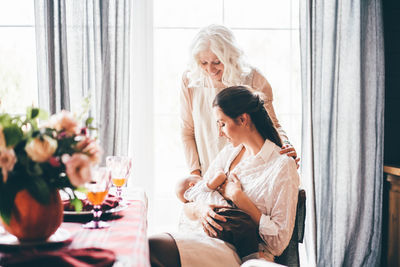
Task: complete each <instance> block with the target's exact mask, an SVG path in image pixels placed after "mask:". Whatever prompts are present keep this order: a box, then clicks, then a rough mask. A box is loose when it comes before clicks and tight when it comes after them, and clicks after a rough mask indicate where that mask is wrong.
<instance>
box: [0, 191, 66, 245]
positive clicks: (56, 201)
mask: <svg viewBox="0 0 400 267" xmlns="http://www.w3.org/2000/svg"><path fill="white" fill-rule="evenodd" d="M62 220H63V205H62V201H61V197H60V194H59V192H58V190H53V191H51V193H50V200H49V203H48V204H42V203H39V202H38V201H37V200H36V199H34V198H33V197H32V195H31V194H30V193H29V192H28V191H27V190H22V191H19V192H18V193H17V195H16V196H15V200H14V208H13V210H12V212H11V219H10V223H9V224H7V223H5V222H3V226H4V228H5V229H6V230H7V231H8V232H9V233H10V234H12V235H14V236H16V237H17V238H18V240H20V241H44V240H47V239H48V238H49V237H50V236H51V235H52V234H54V233H55V232H56V230H57V229H58V227H59V226H60V225H61V223H62Z"/></svg>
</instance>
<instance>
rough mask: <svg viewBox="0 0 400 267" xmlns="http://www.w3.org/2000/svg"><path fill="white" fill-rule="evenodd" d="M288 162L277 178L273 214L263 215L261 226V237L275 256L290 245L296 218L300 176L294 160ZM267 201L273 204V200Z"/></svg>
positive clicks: (274, 188) (273, 195)
mask: <svg viewBox="0 0 400 267" xmlns="http://www.w3.org/2000/svg"><path fill="white" fill-rule="evenodd" d="M290 161H291V162H290ZM286 162H287V164H284V165H283V166H282V167H281V168H282V169H281V171H280V173H279V174H278V175H277V177H276V178H275V179H276V182H275V183H274V186H273V189H272V190H273V194H272V201H273V205H272V209H271V213H270V214H269V215H266V214H262V215H261V219H260V225H259V231H260V236H261V238H262V239H263V240H264V242H265V243H266V245H267V247H268V250H269V251H270V252H271V253H272V254H273V255H274V256H279V255H280V254H282V252H283V251H284V250H285V248H286V247H287V245H288V244H289V241H290V238H291V237H292V233H293V228H294V222H295V218H296V207H297V198H298V191H299V176H298V173H297V169H296V164H295V163H294V160H293V159H291V158H287V160H286ZM265 201H266V202H271V198H270V199H266V200H265Z"/></svg>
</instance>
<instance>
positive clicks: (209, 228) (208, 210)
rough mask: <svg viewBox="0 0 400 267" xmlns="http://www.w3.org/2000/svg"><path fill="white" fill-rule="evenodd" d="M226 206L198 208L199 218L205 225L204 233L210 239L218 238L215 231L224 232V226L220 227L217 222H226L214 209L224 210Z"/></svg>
mask: <svg viewBox="0 0 400 267" xmlns="http://www.w3.org/2000/svg"><path fill="white" fill-rule="evenodd" d="M223 207H224V206H219V205H208V204H202V205H199V206H198V218H199V220H200V222H201V224H202V225H203V230H204V232H205V233H206V234H207V235H208V236H210V237H216V236H217V232H216V231H215V229H218V230H220V231H222V230H223V229H222V226H221V225H219V224H218V223H217V222H216V221H215V220H218V221H223V222H226V219H225V217H224V216H221V215H218V214H217V213H216V212H215V211H214V209H216V208H223ZM214 228H215V229H214Z"/></svg>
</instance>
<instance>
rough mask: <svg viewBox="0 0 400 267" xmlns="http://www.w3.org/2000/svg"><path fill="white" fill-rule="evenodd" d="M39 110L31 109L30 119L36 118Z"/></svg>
mask: <svg viewBox="0 0 400 267" xmlns="http://www.w3.org/2000/svg"><path fill="white" fill-rule="evenodd" d="M39 112H40V110H39V109H38V108H32V109H31V116H30V117H31V119H34V118H36V117H37V116H38V115H39Z"/></svg>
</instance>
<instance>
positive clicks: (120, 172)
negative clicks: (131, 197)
mask: <svg viewBox="0 0 400 267" xmlns="http://www.w3.org/2000/svg"><path fill="white" fill-rule="evenodd" d="M106 164H107V167H108V168H109V169H110V170H111V179H112V183H113V184H114V185H115V186H116V187H117V197H118V203H119V204H120V205H121V204H123V200H122V187H123V186H124V184H125V183H126V181H127V180H128V177H129V174H130V172H131V167H132V159H131V158H130V157H125V156H108V157H107V158H106Z"/></svg>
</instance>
